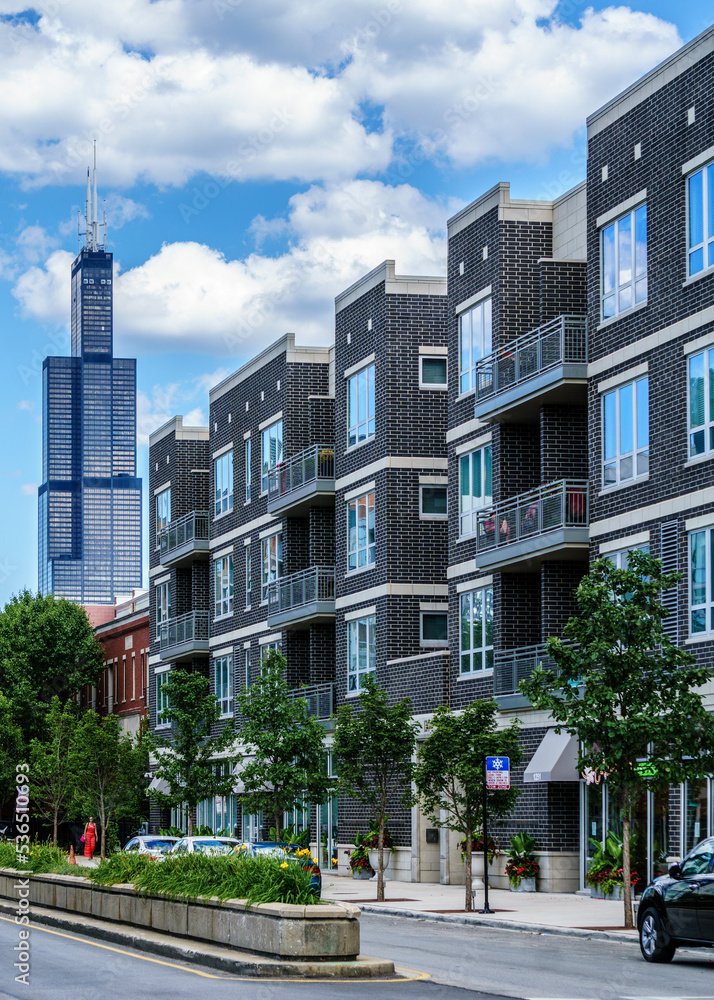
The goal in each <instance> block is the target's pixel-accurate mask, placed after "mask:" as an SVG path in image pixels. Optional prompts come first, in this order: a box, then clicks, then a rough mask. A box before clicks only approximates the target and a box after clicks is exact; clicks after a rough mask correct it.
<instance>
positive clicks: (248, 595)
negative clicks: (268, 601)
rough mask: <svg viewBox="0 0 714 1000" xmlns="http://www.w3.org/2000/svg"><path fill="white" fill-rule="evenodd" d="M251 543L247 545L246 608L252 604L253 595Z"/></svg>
mask: <svg viewBox="0 0 714 1000" xmlns="http://www.w3.org/2000/svg"><path fill="white" fill-rule="evenodd" d="M250 549H251V547H250V545H246V547H245V609H246V611H247V610H248V608H249V607H250V605H251V599H252V597H253V560H252V558H251V552H250Z"/></svg>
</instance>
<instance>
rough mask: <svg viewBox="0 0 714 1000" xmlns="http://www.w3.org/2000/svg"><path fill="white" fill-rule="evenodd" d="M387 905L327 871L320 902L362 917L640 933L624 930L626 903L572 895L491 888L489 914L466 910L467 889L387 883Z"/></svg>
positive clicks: (587, 933) (619, 935)
mask: <svg viewBox="0 0 714 1000" xmlns="http://www.w3.org/2000/svg"><path fill="white" fill-rule="evenodd" d="M384 895H385V901H384V902H383V903H378V902H377V883H376V881H374V882H373V881H371V880H370V881H358V880H357V879H351V878H346V877H344V876H338V875H335V874H334V873H333V872H330V873H329V874H327V873H325V872H323V875H322V898H323V899H330V900H335V901H339V902H345V903H353V904H354V905H356V906H359V907H360V909H361V910H362V911H363V912H364V913H387V914H390V915H393V916H397V915H398V916H405V917H415V918H420V919H426V920H446V921H456V922H459V923H480V924H483V925H485V926H489V927H498V926H500V927H503V928H504V929H511V930H529V931H533V932H535V933H551V934H566V935H572V936H576V937H602V938H607V939H610V940H613V939H614V940H619V941H636V939H637V933H636V931H626V930H625V929H624V927H623V923H624V915H623V903H622V901H621V900H617V901H610V900H604V899H592V898H591V897H590V896H585V895H583V896H580V895H576V894H572V895H571V894H569V893H547V892H510V891H508V890H504V889H490V888H489V893H488V900H489V905H490V907H491V909H492V910H494V911H495V912H494V913H492V914H488V915H482V914H479V913H477V912H476V913H466V912H465V911H464V887H463V886H462V885H439V884H435V883H432V882H391V881H387V882H385V886H384ZM483 897H484V890H483V886H482V885H479V886H477V891H476V910H479V909H480V908H481V907H482V906H483Z"/></svg>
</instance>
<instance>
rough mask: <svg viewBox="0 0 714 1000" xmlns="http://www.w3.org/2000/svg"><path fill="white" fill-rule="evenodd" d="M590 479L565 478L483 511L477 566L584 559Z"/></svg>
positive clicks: (518, 566) (525, 566) (523, 566)
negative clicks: (588, 480)
mask: <svg viewBox="0 0 714 1000" xmlns="http://www.w3.org/2000/svg"><path fill="white" fill-rule="evenodd" d="M588 517H589V515H588V482H587V480H585V479H582V480H581V479H578V480H570V479H561V480H557V481H556V482H553V483H548V484H547V485H546V486H541V487H539V488H538V489H537V490H531V491H530V492H528V493H521V494H520V496H516V497H510V498H509V499H508V500H504V501H502V502H501V503H499V504H496V505H495V506H494V507H490V508H489V509H488V510H484V511H481V512H480V513H479V515H478V521H477V525H476V564H477V566H478V568H479V569H485V570H496V571H498V570H501V569H507V570H508V571H509V572H518V571H520V572H533V571H534V570H536V569H537V568H538V567H539V566H540V564H541V562H543V561H544V560H545V559H566V560H568V559H585V558H587V554H588V547H589V544H590V532H589V529H588V523H589V521H588Z"/></svg>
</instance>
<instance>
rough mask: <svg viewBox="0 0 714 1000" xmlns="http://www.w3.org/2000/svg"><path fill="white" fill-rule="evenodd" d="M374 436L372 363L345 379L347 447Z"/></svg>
mask: <svg viewBox="0 0 714 1000" xmlns="http://www.w3.org/2000/svg"><path fill="white" fill-rule="evenodd" d="M373 437H374V365H369V367H368V368H363V369H362V371H361V372H357V374H356V375H353V376H352V378H349V379H348V380H347V447H348V448H352V447H353V446H354V445H357V444H361V443H362V442H363V441H368V440H369V439H370V438H373Z"/></svg>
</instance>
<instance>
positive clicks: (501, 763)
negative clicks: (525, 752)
mask: <svg viewBox="0 0 714 1000" xmlns="http://www.w3.org/2000/svg"><path fill="white" fill-rule="evenodd" d="M510 787H511V762H510V760H509V758H508V757H487V758H486V788H488V789H490V790H496V791H498V790H500V791H507V790H508V789H509V788H510Z"/></svg>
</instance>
